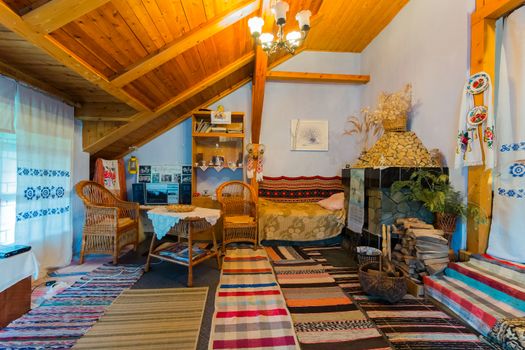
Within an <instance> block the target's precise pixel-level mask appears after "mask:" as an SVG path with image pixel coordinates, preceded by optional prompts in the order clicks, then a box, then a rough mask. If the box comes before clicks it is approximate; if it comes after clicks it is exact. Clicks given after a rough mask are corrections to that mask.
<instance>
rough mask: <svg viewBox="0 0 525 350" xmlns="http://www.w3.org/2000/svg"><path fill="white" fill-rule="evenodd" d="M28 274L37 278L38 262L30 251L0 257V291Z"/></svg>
mask: <svg viewBox="0 0 525 350" xmlns="http://www.w3.org/2000/svg"><path fill="white" fill-rule="evenodd" d="M29 276H33V279H35V280H36V279H37V278H38V262H37V260H36V257H35V254H33V252H32V251H28V252H25V253H22V254H18V255H14V256H12V257H9V258H5V259H0V292H3V291H4V290H6V289H7V288H9V287H11V286H12V285H13V284H16V283H18V282H20V281H21V280H23V279H24V278H26V277H29Z"/></svg>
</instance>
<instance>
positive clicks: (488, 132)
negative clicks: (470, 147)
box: [483, 125, 494, 148]
mask: <svg viewBox="0 0 525 350" xmlns="http://www.w3.org/2000/svg"><path fill="white" fill-rule="evenodd" d="M483 141H485V142H486V143H487V146H488V148H492V145H493V144H494V125H492V126H487V127H486V128H485V135H484V138H483Z"/></svg>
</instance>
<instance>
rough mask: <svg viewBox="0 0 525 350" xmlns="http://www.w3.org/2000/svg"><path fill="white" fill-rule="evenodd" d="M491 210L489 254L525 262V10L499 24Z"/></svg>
mask: <svg viewBox="0 0 525 350" xmlns="http://www.w3.org/2000/svg"><path fill="white" fill-rule="evenodd" d="M501 37H502V39H501V54H500V59H499V75H498V79H499V81H498V91H497V97H496V99H497V100H496V104H497V107H496V108H497V114H496V140H497V148H496V149H497V154H496V163H497V164H496V167H495V169H494V180H493V184H494V208H493V219H492V225H491V231H490V237H489V247H488V249H487V253H489V254H491V255H494V256H496V257H499V258H502V259H508V260H512V261H517V262H522V263H523V262H525V249H524V248H525V232H524V230H525V61H524V57H525V40H524V38H525V8H524V7H522V8H520V9H518V10H516V11H514V12H513V13H511V14H510V15H509V16H508V17H507V18H506V19H505V21H504V22H503V33H502V35H501Z"/></svg>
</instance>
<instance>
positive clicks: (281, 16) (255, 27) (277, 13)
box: [248, 0, 312, 55]
mask: <svg viewBox="0 0 525 350" xmlns="http://www.w3.org/2000/svg"><path fill="white" fill-rule="evenodd" d="M289 9H290V6H289V5H288V3H287V2H286V1H281V0H278V1H277V2H276V3H275V5H274V6H273V7H272V13H273V15H274V17H275V23H276V24H277V26H278V27H279V29H278V30H277V33H276V35H275V36H274V35H273V34H271V33H263V32H262V27H263V25H264V20H263V19H262V18H260V17H252V18H250V19H249V20H248V26H249V27H250V33H251V35H252V36H253V38H254V39H255V42H256V44H258V45H261V47H262V49H263V50H264V51H265V52H266V53H267V54H268V55H271V54H273V53H274V52H277V51H278V50H281V49H284V50H286V51H287V52H289V53H291V54H294V52H295V50H296V49H297V48H298V47H299V46H300V45H301V44H302V42H303V41H304V40H305V39H306V36H307V35H308V31H309V30H310V16H311V15H312V13H311V12H310V11H309V10H302V11H299V12H298V13H297V14H296V16H295V19H296V20H297V22H298V23H299V30H300V31H292V32H289V33H288V34H286V37H285V35H284V29H283V27H284V25H285V24H286V13H287V12H288V10H289ZM274 37H277V38H276V40H275V41H274Z"/></svg>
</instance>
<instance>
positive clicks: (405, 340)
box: [303, 248, 493, 350]
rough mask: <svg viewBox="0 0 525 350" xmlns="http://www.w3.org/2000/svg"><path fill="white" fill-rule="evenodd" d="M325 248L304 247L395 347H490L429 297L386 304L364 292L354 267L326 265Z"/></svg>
mask: <svg viewBox="0 0 525 350" xmlns="http://www.w3.org/2000/svg"><path fill="white" fill-rule="evenodd" d="M326 249H334V248H323V249H315V248H304V249H303V251H304V252H305V253H306V254H307V255H308V256H309V257H310V258H312V259H313V260H315V261H318V262H319V263H321V264H323V265H324V267H325V268H326V271H327V272H328V273H329V274H330V276H332V277H333V278H334V280H335V281H336V282H337V284H338V285H339V286H340V287H341V288H342V289H343V290H344V291H345V292H346V293H348V294H349V295H350V296H351V297H352V299H353V301H354V302H355V303H356V304H357V305H358V306H359V308H360V309H361V310H363V311H364V312H365V314H366V315H367V317H368V318H369V319H370V320H371V321H373V322H374V323H375V325H376V326H377V327H378V328H379V329H380V330H381V332H382V333H383V334H385V336H386V337H387V338H388V340H389V341H390V343H391V344H392V346H393V347H394V348H395V349H400V350H405V349H406V350H410V349H458V350H459V349H465V350H467V349H468V350H474V349H493V347H492V346H489V345H488V344H486V343H485V341H483V340H480V339H479V337H478V336H477V334H475V333H474V332H472V331H471V330H470V329H469V328H467V327H465V325H464V324H463V323H461V322H460V321H459V320H457V319H455V318H453V317H451V316H449V315H447V314H446V313H444V312H443V311H441V310H440V309H439V308H438V307H437V306H435V305H434V304H433V303H432V302H431V301H429V300H425V299H417V298H415V297H413V296H411V295H407V296H406V297H405V298H404V299H403V300H401V301H400V302H399V303H397V304H389V303H386V302H384V301H381V300H379V299H376V298H373V297H369V296H367V295H365V294H364V293H363V291H362V290H361V286H360V283H359V277H358V275H357V271H356V269H354V268H346V267H334V266H330V265H328V264H327V263H326V259H325V258H324V257H323V254H322V251H323V250H326ZM336 249H341V248H336Z"/></svg>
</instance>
